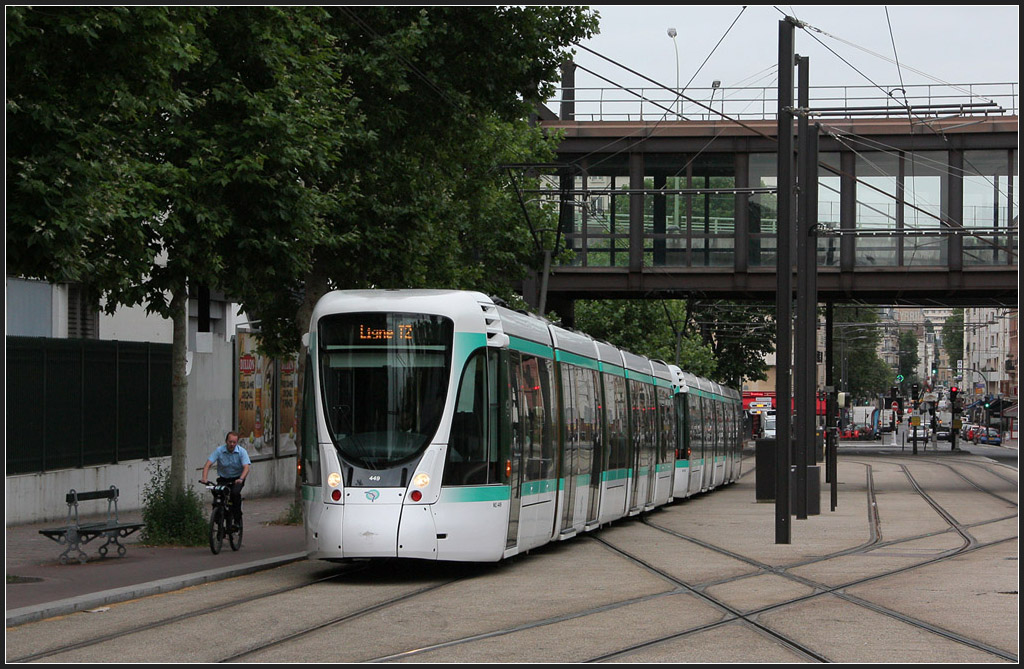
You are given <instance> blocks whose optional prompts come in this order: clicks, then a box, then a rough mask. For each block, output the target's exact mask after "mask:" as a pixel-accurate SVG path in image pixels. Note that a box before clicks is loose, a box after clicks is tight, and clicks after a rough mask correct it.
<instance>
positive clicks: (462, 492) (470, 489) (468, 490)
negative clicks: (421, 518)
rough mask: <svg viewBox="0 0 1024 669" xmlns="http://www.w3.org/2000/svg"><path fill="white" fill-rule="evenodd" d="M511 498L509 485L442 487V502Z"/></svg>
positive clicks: (495, 500)
mask: <svg viewBox="0 0 1024 669" xmlns="http://www.w3.org/2000/svg"><path fill="white" fill-rule="evenodd" d="M508 499H509V487H508V486H507V485H486V486H465V487H463V486H452V487H445V488H441V499H440V500H439V501H440V502H444V503H448V502H501V501H506V500H508Z"/></svg>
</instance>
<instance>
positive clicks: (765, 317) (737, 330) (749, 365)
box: [686, 299, 776, 388]
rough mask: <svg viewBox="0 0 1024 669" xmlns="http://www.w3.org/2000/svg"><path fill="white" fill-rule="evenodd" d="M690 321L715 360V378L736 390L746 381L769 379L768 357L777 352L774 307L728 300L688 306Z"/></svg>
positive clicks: (698, 302) (699, 302) (703, 301)
mask: <svg viewBox="0 0 1024 669" xmlns="http://www.w3.org/2000/svg"><path fill="white" fill-rule="evenodd" d="M686 313H687V321H688V322H689V323H690V324H692V327H693V328H694V330H695V331H697V332H699V333H700V339H701V341H702V342H703V343H704V345H705V346H707V347H708V348H710V350H711V352H712V354H713V355H714V357H715V361H716V370H715V374H714V375H713V377H712V378H713V379H714V380H715V381H718V382H719V383H723V384H726V385H729V386H732V387H734V388H741V387H742V386H743V380H744V379H747V380H750V381H763V380H765V379H767V378H768V364H767V363H766V362H765V356H766V355H767V354H769V353H771V352H773V351H774V350H775V333H776V328H775V313H774V309H773V308H771V307H762V306H757V305H746V304H741V303H739V302H730V301H727V300H695V299H690V300H688V301H687V303H686Z"/></svg>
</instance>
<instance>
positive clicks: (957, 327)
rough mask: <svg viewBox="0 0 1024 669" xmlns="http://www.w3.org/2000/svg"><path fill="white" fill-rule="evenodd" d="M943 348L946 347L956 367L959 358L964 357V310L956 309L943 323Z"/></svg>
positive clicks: (952, 364)
mask: <svg viewBox="0 0 1024 669" xmlns="http://www.w3.org/2000/svg"><path fill="white" fill-rule="evenodd" d="M942 348H944V349H946V357H947V358H948V359H949V364H950V365H951V366H953V368H954V369H955V368H956V362H957V360H963V357H964V310H963V308H960V309H954V310H953V315H952V316H950V317H949V318H947V319H946V322H945V323H943V324H942Z"/></svg>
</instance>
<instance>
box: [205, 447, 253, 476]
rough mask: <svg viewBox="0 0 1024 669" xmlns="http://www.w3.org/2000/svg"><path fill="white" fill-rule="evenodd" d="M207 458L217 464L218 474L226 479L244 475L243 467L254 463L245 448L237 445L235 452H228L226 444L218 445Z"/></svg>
mask: <svg viewBox="0 0 1024 669" xmlns="http://www.w3.org/2000/svg"><path fill="white" fill-rule="evenodd" d="M207 459H208V460H209V461H210V462H214V463H216V464H217V476H221V477H223V478H226V479H236V478H238V477H239V476H241V475H242V468H243V467H244V466H245V465H251V464H252V461H251V460H250V459H249V454H248V453H246V452H245V449H244V448H242V447H241V446H235V450H234V452H228V447H227V446H225V445H224V444H221V445H220V446H218V447H217V449H216V450H215V451H214V452H213V453H211V454H210V457H209V458H207Z"/></svg>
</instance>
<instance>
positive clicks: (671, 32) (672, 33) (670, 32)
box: [668, 28, 682, 116]
mask: <svg viewBox="0 0 1024 669" xmlns="http://www.w3.org/2000/svg"><path fill="white" fill-rule="evenodd" d="M677 34H678V33H677V32H676V29H675V28H669V29H668V36H669V37H671V38H672V47H673V48H674V49H675V50H676V104H680V105H681V104H682V101H681V100H680V97H679V45H678V44H677V43H676V35H677ZM681 111H682V108H681V107H680V108H679V110H678V111H676V116H681V115H682V114H681Z"/></svg>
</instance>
